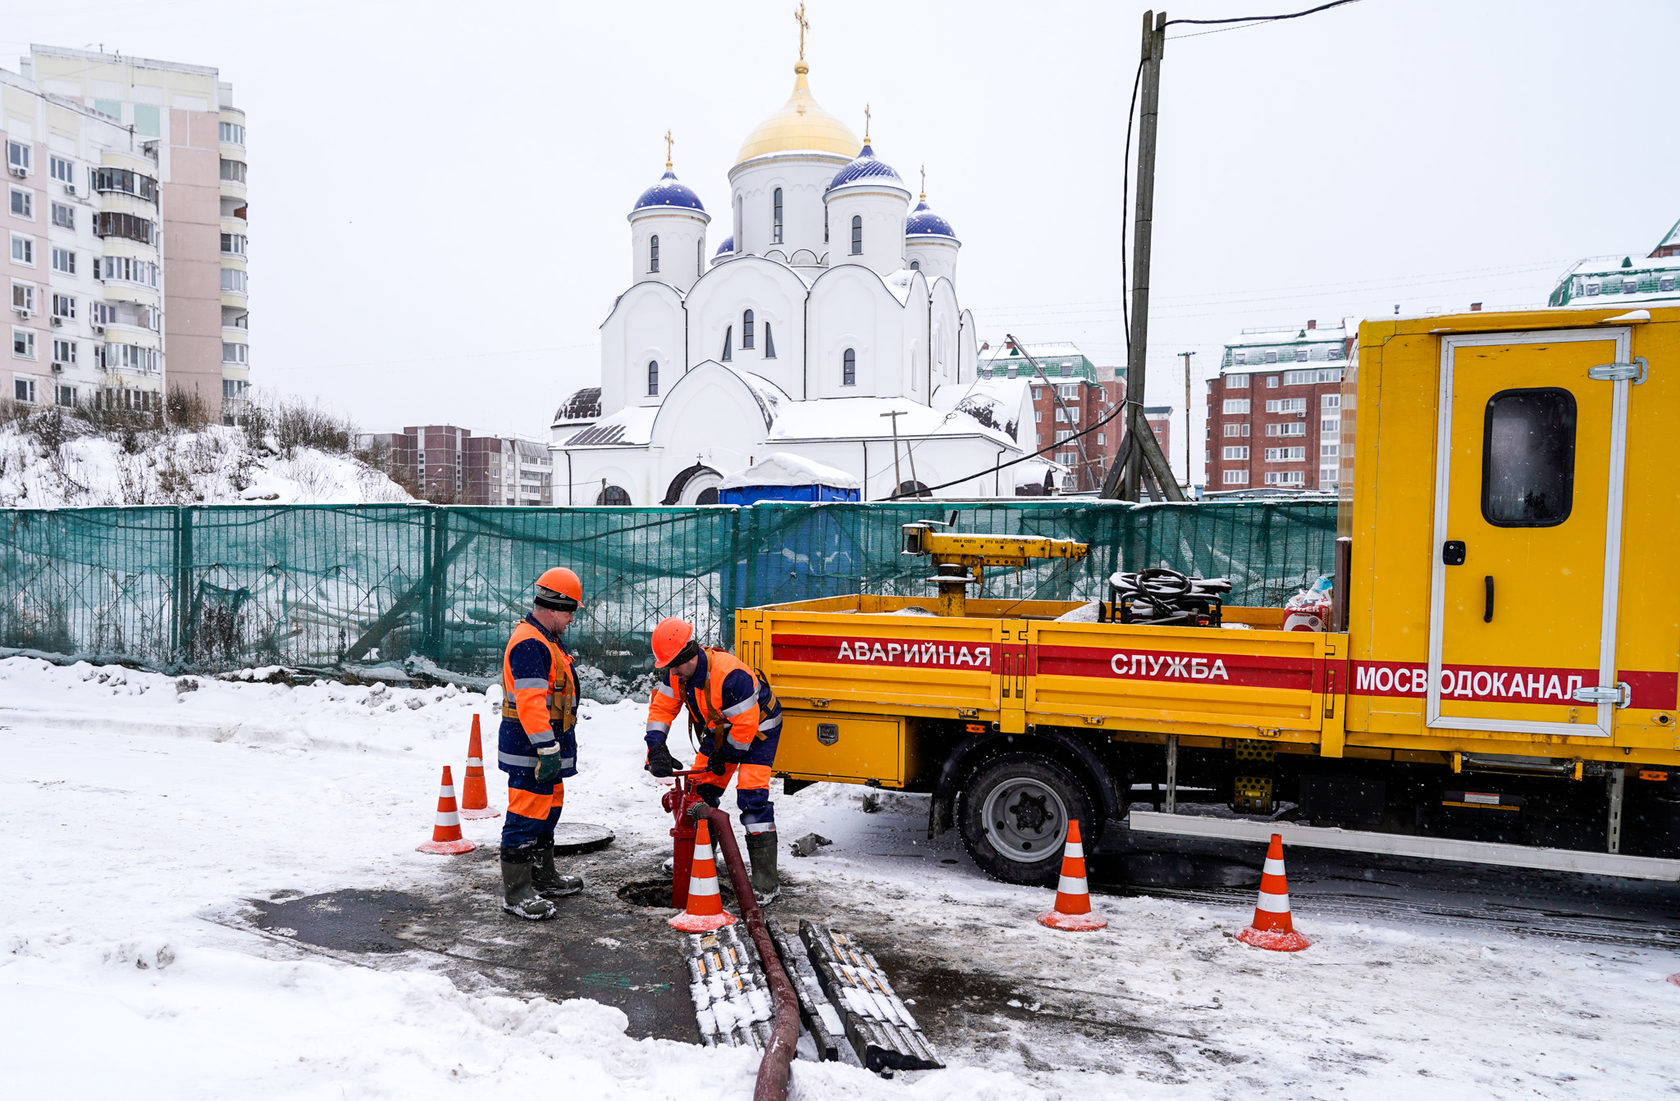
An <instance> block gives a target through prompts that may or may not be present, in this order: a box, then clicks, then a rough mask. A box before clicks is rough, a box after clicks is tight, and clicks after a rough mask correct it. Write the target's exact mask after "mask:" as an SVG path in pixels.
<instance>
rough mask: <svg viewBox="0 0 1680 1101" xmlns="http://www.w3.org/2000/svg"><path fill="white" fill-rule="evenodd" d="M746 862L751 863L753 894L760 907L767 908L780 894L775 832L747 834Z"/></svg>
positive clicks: (780, 885) (780, 882) (780, 883)
mask: <svg viewBox="0 0 1680 1101" xmlns="http://www.w3.org/2000/svg"><path fill="white" fill-rule="evenodd" d="M747 860H748V861H750V862H751V864H752V868H751V875H750V876H749V878H750V879H751V880H752V889H753V894H754V895H756V896H757V897H758V904H759V905H760V906H768V905H769V904H770V903H772V902H774V901H776V899H778V898H780V897H781V894H782V881H781V879H780V877H778V876H777V875H776V831H775V830H766V831H764V832H763V833H749V834H747Z"/></svg>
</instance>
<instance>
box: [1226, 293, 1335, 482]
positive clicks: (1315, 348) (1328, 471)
mask: <svg viewBox="0 0 1680 1101" xmlns="http://www.w3.org/2000/svg"><path fill="white" fill-rule="evenodd" d="M1352 350H1353V348H1352V340H1351V338H1350V336H1349V334H1348V332H1347V329H1346V326H1345V325H1337V326H1336V327H1335V328H1333V329H1331V328H1322V329H1321V328H1319V327H1318V323H1317V322H1316V321H1308V322H1307V323H1306V326H1305V327H1304V328H1300V329H1285V330H1281V331H1277V330H1252V331H1244V332H1243V334H1242V337H1241V339H1239V340H1237V341H1234V342H1232V343H1230V344H1227V345H1226V346H1225V354H1224V358H1223V359H1222V360H1221V362H1220V367H1219V375H1218V377H1216V378H1212V379H1209V380H1208V406H1207V409H1208V415H1207V450H1206V453H1205V459H1206V462H1207V491H1208V492H1209V493H1224V492H1236V491H1242V490H1252V489H1270V490H1274V491H1276V490H1282V491H1296V492H1306V491H1321V492H1334V491H1335V490H1336V488H1337V479H1338V476H1339V473H1340V469H1341V459H1340V444H1341V404H1342V390H1341V387H1342V373H1343V369H1344V368H1345V367H1346V365H1347V361H1348V356H1349V355H1350V354H1351V353H1352Z"/></svg>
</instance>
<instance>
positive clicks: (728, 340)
mask: <svg viewBox="0 0 1680 1101" xmlns="http://www.w3.org/2000/svg"><path fill="white" fill-rule="evenodd" d="M734 358H735V326H733V325H731V326H729V328H727V329H725V330H723V361H724V362H725V363H728V362H729V361H730V360H732V359H734Z"/></svg>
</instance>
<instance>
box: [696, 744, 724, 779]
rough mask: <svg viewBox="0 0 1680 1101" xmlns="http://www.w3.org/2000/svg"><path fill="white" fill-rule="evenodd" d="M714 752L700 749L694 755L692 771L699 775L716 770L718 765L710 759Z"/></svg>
mask: <svg viewBox="0 0 1680 1101" xmlns="http://www.w3.org/2000/svg"><path fill="white" fill-rule="evenodd" d="M714 752H716V751H715V750H710V749H702V750H700V752H698V753H696V754H695V755H694V770H695V771H696V772H699V773H702V774H704V773H711V772H716V771H717V770H718V767H719V766H718V763H717V762H716V761H714V760H713V759H712V754H713V753H714Z"/></svg>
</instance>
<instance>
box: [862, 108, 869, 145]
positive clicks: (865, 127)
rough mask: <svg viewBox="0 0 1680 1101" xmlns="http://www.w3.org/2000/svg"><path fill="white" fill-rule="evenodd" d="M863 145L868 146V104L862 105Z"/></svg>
mask: <svg viewBox="0 0 1680 1101" xmlns="http://www.w3.org/2000/svg"><path fill="white" fill-rule="evenodd" d="M863 144H865V145H868V144H869V104H867V103H866V104H864V105H863Z"/></svg>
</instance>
